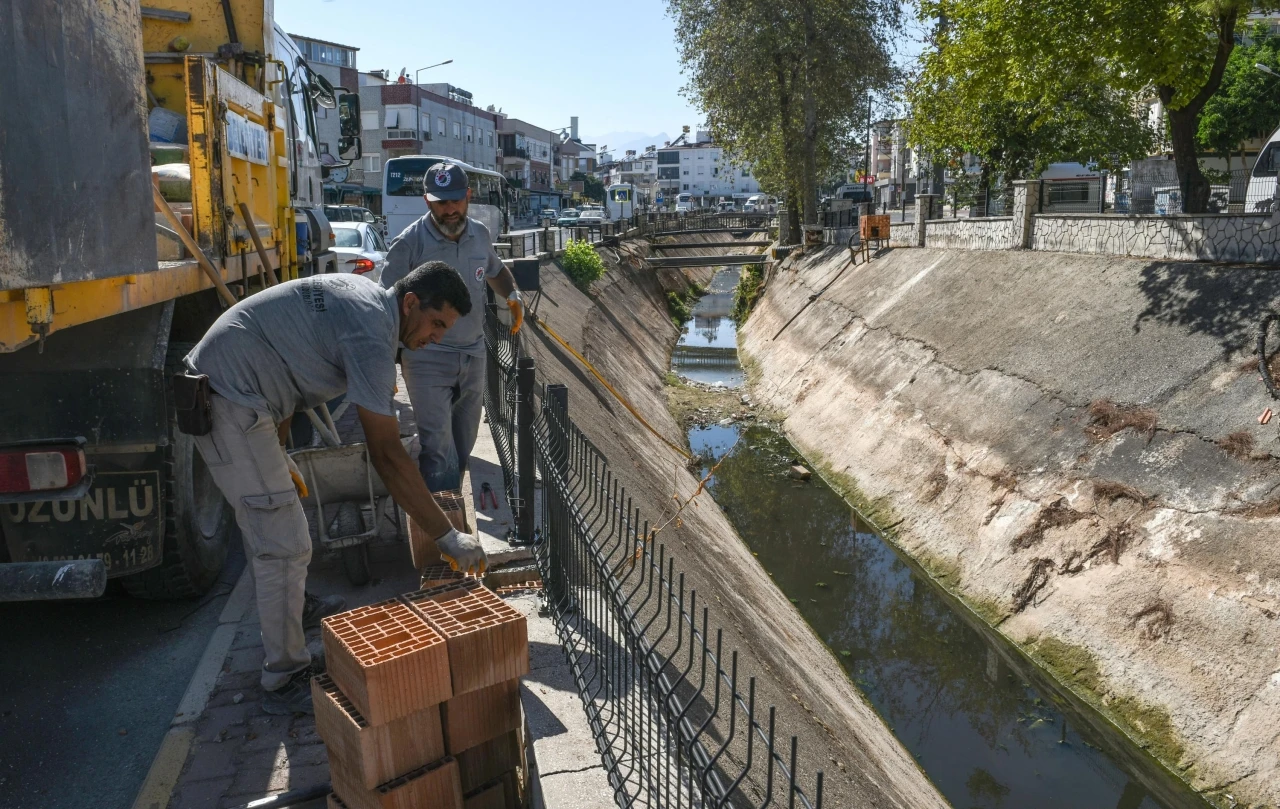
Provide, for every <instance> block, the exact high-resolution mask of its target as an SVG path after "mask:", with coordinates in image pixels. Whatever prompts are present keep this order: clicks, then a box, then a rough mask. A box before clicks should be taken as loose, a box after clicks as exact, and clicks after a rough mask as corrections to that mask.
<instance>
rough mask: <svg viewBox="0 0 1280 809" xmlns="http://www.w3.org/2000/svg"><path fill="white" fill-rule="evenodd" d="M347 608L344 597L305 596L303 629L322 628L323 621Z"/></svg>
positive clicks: (307, 594) (308, 594) (303, 602)
mask: <svg viewBox="0 0 1280 809" xmlns="http://www.w3.org/2000/svg"><path fill="white" fill-rule="evenodd" d="M346 606H347V600H346V599H345V598H343V597H342V596H317V595H312V594H311V593H306V594H305V595H303V601H302V628H303V629H314V628H315V627H317V626H320V621H321V619H323V618H325V617H327V616H330V615H333V614H334V613H337V612H342V610H343V609H344V608H345V607H346Z"/></svg>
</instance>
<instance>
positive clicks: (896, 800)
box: [521, 234, 947, 809]
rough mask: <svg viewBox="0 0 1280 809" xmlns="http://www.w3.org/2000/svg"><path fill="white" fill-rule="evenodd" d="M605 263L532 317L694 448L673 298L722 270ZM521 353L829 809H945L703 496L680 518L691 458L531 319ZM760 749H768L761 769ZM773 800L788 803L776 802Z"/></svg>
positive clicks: (549, 272) (616, 255) (562, 284)
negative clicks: (558, 390) (694, 599)
mask: <svg viewBox="0 0 1280 809" xmlns="http://www.w3.org/2000/svg"><path fill="white" fill-rule="evenodd" d="M694 240H705V241H708V242H712V241H725V242H727V241H731V240H732V239H731V237H730V236H729V234H714V235H711V234H706V235H697V236H689V237H684V236H682V237H680V241H682V242H687V241H694ZM599 252H600V254H601V255H602V257H604V259H605V263H606V265H607V266H608V272H607V273H606V274H605V276H604V277H603V278H602V279H601V280H600V281H598V282H596V283H595V284H593V285H592V288H591V292H590V294H589V295H587V294H583V293H582V292H580V291H579V290H577V289H576V288H574V287H573V286H572V285H571V284H570V283H569V281H568V279H567V277H566V276H565V275H564V274H563V273H562V272H561V271H560V270H559V269H558V268H556V267H555V266H554V265H553V264H551V263H550V262H544V263H543V265H542V273H541V275H542V284H543V289H544V294H543V296H542V298H541V300H539V301H538V302H537V303H536V305H535V304H533V303H532V302H531V303H530V311H531V315H532V314H536V316H537V317H538V318H541V319H542V320H544V321H546V323H547V324H548V325H550V326H551V328H552V329H554V330H555V331H556V333H558V334H559V335H561V336H562V337H563V338H564V339H565V340H566V341H567V342H569V343H570V344H571V345H572V346H573V347H574V348H575V349H577V350H578V351H580V352H581V353H582V354H583V355H584V356H585V357H586V358H587V359H588V361H590V362H591V363H592V364H593V365H594V366H595V367H596V368H597V369H598V370H599V371H600V373H601V374H602V375H603V376H604V377H605V378H607V379H608V380H609V381H610V382H611V383H612V384H613V385H614V386H615V387H616V388H618V390H619V391H620V392H621V393H622V394H623V395H624V396H625V397H627V398H628V399H629V400H630V401H631V403H632V404H633V405H634V406H635V407H636V408H637V409H638V410H639V411H640V412H641V413H642V414H644V416H645V418H646V419H647V420H648V421H649V422H650V423H651V424H652V425H653V426H654V428H655V429H656V430H657V431H658V432H659V433H661V435H662V436H663V438H665V439H666V440H668V441H670V442H672V443H675V444H677V445H682V444H683V443H684V441H685V438H684V434H683V431H682V429H681V428H680V427H679V426H678V425H677V424H676V422H675V420H674V418H673V417H672V416H671V414H670V413H669V412H668V410H667V401H666V391H665V389H664V378H665V376H666V374H667V371H668V368H669V358H670V354H671V350H672V347H673V346H674V345H675V344H676V341H677V338H678V336H679V335H678V332H677V331H676V328H675V326H674V325H673V323H672V320H671V316H670V314H669V313H668V310H667V299H666V292H668V291H675V290H678V289H683V288H686V287H687V286H688V284H689V282H690V281H696V282H698V283H699V284H702V285H706V284H707V283H708V282H709V281H710V280H711V277H712V275H713V274H714V268H710V267H708V268H699V269H693V270H687V271H685V272H684V273H683V274H682V273H681V271H679V270H671V269H660V270H655V269H652V268H650V267H648V266H647V264H646V263H645V262H644V260H643V259H644V256H646V255H647V254H648V248H647V245H645V244H644V243H631V242H626V243H623V245H622V247H621V249H612V248H600V249H599ZM691 252H695V253H696V252H705V253H708V254H711V253H714V252H717V251H698V250H696V249H695V250H694V251H691ZM718 252H721V253H722V252H723V251H718ZM521 341H522V345H523V348H524V350H525V351H526V352H527V353H528V354H529V355H531V356H533V357H534V359H535V361H536V364H537V372H538V376H539V379H540V381H542V382H547V383H564V384H566V385H567V386H568V388H569V413H570V415H571V416H572V418H573V419H574V420H575V421H576V422H577V424H578V425H579V427H581V428H582V430H583V431H584V432H585V433H586V435H587V437H588V438H589V439H590V440H591V441H592V443H593V444H595V445H596V446H597V447H598V448H599V449H600V450H601V452H602V453H603V454H604V456H605V457H607V458H608V459H609V462H610V467H611V471H612V472H613V474H614V475H615V476H616V477H617V478H618V479H619V481H620V482H621V483H622V485H624V486H626V489H627V492H628V494H629V496H630V497H631V498H632V499H633V506H634V507H635V508H637V509H639V510H640V511H641V512H642V516H643V518H644V519H647V520H649V521H650V523H651V525H663V527H662V529H661V531H660V532H659V534H658V536H657V539H656V541H658V542H661V543H665V545H666V549H667V553H668V555H674V556H675V560H676V561H675V564H676V569H677V571H684V574H685V586H686V587H687V588H690V589H696V590H697V592H698V603H699V604H700V605H705V606H707V607H709V608H710V615H711V622H712V625H713V627H714V626H715V625H717V624H718V625H720V626H722V627H723V628H724V630H725V636H724V648H725V650H726V654H727V651H728V650H729V649H731V648H736V649H738V650H739V651H740V656H739V661H738V664H739V669H740V672H741V674H740V676H741V677H742V679H743V681H745V679H746V678H747V677H749V676H753V677H757V678H758V679H757V689H756V703H757V705H758V706H764V705H774V706H776V707H777V727H778V733H779V736H780V737H782V738H785V737H787V736H789V735H791V734H794V735H796V736H798V737H799V751H800V771H801V773H802V774H803V779H802V784H807V785H808V786H809V787H810V788H811V787H812V783H813V774H814V773H815V771H816V770H819V769H821V770H824V771H825V776H826V781H825V800H824V803H823V805H824V806H826V807H852V806H878V807H898V808H899V809H943V808H944V807H946V806H947V804H946V802H945V800H944V799H943V798H942V797H941V795H939V794H938V792H937V790H936V789H935V788H934V786H933V785H932V784H931V783H930V782H929V781H928V779H927V778H926V777H925V776H924V774H923V773H922V772H921V771H920V769H919V768H918V766H917V765H916V763H915V761H914V760H913V759H912V758H911V756H910V755H909V754H908V753H907V752H906V751H905V750H904V749H903V748H902V746H901V745H900V744H899V743H898V741H897V740H896V739H895V738H894V737H893V735H892V733H891V732H890V731H889V729H888V728H887V727H885V725H884V723H883V722H882V721H881V720H880V718H879V717H878V716H877V715H876V714H875V712H874V710H873V709H872V708H871V707H870V706H869V705H868V704H867V703H866V702H865V701H864V699H863V698H862V697H861V695H860V694H859V693H858V691H857V690H856V689H855V688H854V686H853V684H852V683H851V682H850V681H849V679H848V677H847V676H846V675H845V673H844V671H843V669H842V668H841V667H840V665H839V663H838V662H837V661H836V660H835V659H834V658H833V656H832V654H831V652H830V651H829V650H828V649H827V648H826V647H825V646H824V645H823V644H822V643H821V642H820V641H819V640H818V638H817V637H816V636H815V635H814V633H813V632H812V630H811V629H810V628H809V626H808V625H807V624H806V623H805V621H804V619H803V618H802V617H801V616H800V614H799V613H798V612H797V611H796V609H795V608H794V607H793V606H792V604H791V603H790V602H789V601H788V600H787V599H786V597H784V596H783V595H782V594H781V593H780V592H779V591H778V589H777V588H776V587H774V585H773V582H772V581H771V580H770V578H769V577H768V575H767V574H766V573H765V572H764V570H763V569H762V568H761V567H760V565H759V564H758V562H757V561H756V560H755V558H754V557H753V556H752V555H751V553H750V551H749V550H748V549H747V548H746V546H745V545H744V544H743V543H742V541H741V540H740V538H739V537H738V536H737V534H736V533H735V532H734V530H733V527H732V526H731V525H730V523H729V522H728V520H727V519H726V518H725V516H724V514H723V513H722V512H721V511H720V509H719V508H718V507H717V506H716V504H715V501H713V500H712V499H711V497H710V495H708V494H706V493H705V492H704V493H703V494H702V495H701V496H700V497H699V498H698V499H697V501H696V505H693V506H689V507H688V508H686V509H685V510H684V511H683V512H682V514H681V515H680V519H679V521H675V520H673V519H671V518H672V517H673V515H674V513H675V508H674V507H673V503H674V502H675V500H674V499H673V496H674V497H679V498H680V499H681V500H687V499H688V498H689V497H690V496H692V495H693V494H694V492H695V491H697V490H698V484H699V482H698V479H697V478H695V477H694V476H693V475H692V474H691V473H690V472H688V471H687V469H686V459H685V458H684V457H682V456H681V455H679V454H678V453H677V452H675V451H674V450H672V449H671V448H670V447H668V446H666V445H665V444H664V443H663V442H662V440H660V439H659V438H657V437H655V436H654V435H652V434H650V433H649V432H647V431H646V430H645V429H644V428H643V427H642V426H641V425H640V424H639V423H638V422H637V421H636V420H635V419H634V418H633V417H632V416H631V415H630V414H629V413H628V412H627V411H626V409H625V408H624V407H623V406H622V405H621V404H620V403H619V402H618V401H617V400H615V399H614V398H612V397H611V396H610V394H609V393H608V392H607V391H606V390H605V388H604V387H603V386H602V385H601V384H600V383H599V382H598V381H597V380H596V379H594V378H593V377H592V376H591V374H590V372H589V371H587V370H586V369H584V368H583V367H582V366H581V365H580V364H578V363H577V361H576V360H574V359H573V358H572V356H570V355H569V354H568V352H566V351H564V349H563V348H561V347H560V346H559V345H558V344H557V343H556V342H555V341H554V339H552V338H551V337H550V336H549V335H548V334H547V333H546V331H545V330H544V329H541V328H539V327H537V326H536V324H534V322H533V318H532V317H530V318H528V319H526V327H525V330H524V331H523V332H522V333H521ZM672 632H674V628H673V630H672ZM713 633H714V629H713ZM721 710H727V706H721ZM758 710H759V709H758ZM739 717H741V713H740V714H739ZM718 741H719V740H717V743H718ZM757 741H758V740H757ZM788 741H789V740H788ZM783 746H784V747H785V746H786V745H785V743H784V745H783ZM762 749H763V748H762V747H761V746H760V745H757V748H756V755H757V756H759V755H761V750H762ZM775 788H776V787H775ZM761 794H762V795H763V793H761ZM774 800H775V802H777V801H778V800H779V799H778V797H777V794H776V792H775V797H774ZM782 805H785V799H784V800H783V804H782Z"/></svg>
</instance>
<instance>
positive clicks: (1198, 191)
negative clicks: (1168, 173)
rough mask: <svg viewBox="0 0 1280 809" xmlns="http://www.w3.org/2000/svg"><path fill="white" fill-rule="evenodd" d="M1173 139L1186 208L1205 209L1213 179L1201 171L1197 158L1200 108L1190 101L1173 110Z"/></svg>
mask: <svg viewBox="0 0 1280 809" xmlns="http://www.w3.org/2000/svg"><path fill="white" fill-rule="evenodd" d="M1166 111H1167V113H1168V115H1169V141H1170V142H1171V143H1172V144H1173V164H1174V166H1175V168H1176V169H1177V172H1178V187H1179V188H1180V189H1181V190H1182V212H1183V213H1204V212H1205V211H1206V210H1208V208H1209V181H1208V180H1206V179H1205V178H1204V174H1203V173H1202V172H1201V171H1200V161H1199V160H1197V159H1196V129H1198V128H1199V126H1200V110H1199V109H1198V108H1197V109H1192V107H1191V105H1190V104H1188V105H1187V106H1185V107H1182V108H1181V109H1176V110H1170V109H1167V108H1166Z"/></svg>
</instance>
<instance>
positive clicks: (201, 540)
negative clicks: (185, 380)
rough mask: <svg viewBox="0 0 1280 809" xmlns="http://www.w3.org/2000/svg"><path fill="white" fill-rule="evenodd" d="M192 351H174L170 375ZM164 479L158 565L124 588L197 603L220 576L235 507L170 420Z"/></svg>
mask: <svg viewBox="0 0 1280 809" xmlns="http://www.w3.org/2000/svg"><path fill="white" fill-rule="evenodd" d="M192 345H193V344H191V343H175V344H171V345H170V347H169V362H168V363H166V365H167V366H168V367H167V368H166V375H167V374H168V373H169V372H170V371H174V370H176V369H177V368H178V365H179V363H180V362H181V359H182V357H184V356H186V354H187V352H188V351H190V350H191V348H192ZM170 416H172V409H171V412H170ZM164 478H165V495H164V509H165V512H164V542H163V553H162V556H161V560H160V564H159V565H157V566H156V567H153V568H151V569H150V570H144V571H142V572H141V573H137V574H134V575H132V576H126V577H124V578H123V579H121V583H122V584H123V585H124V587H125V589H126V590H127V591H128V592H129V594H130V595H132V596H135V597H137V598H148V599H173V598H195V597H198V596H201V595H203V594H204V593H206V592H208V590H209V588H211V587H213V585H214V584H215V583H216V582H217V581H218V577H219V576H220V575H221V574H222V566H223V564H224V563H225V562H226V560H227V547H228V545H229V544H230V540H231V531H232V527H233V526H234V524H235V519H234V514H233V512H232V510H231V506H230V505H229V504H228V503H227V501H226V500H225V499H224V498H223V496H222V492H220V491H219V490H218V487H217V485H216V484H215V483H214V482H213V476H212V475H210V474H209V469H208V467H206V466H205V463H204V458H202V457H201V456H200V452H199V451H198V450H197V449H196V444H195V440H194V439H193V438H192V437H191V436H189V435H186V434H185V433H182V432H179V431H178V429H177V425H176V424H175V423H174V421H173V419H172V418H170V420H169V446H168V448H167V451H166V453H165V469H164Z"/></svg>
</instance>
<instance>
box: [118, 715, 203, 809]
mask: <svg viewBox="0 0 1280 809" xmlns="http://www.w3.org/2000/svg"><path fill="white" fill-rule="evenodd" d="M195 737H196V731H195V729H194V728H191V727H175V728H169V732H168V733H166V734H165V735H164V741H162V742H161V743H160V749H159V750H157V751H156V757H155V759H153V760H152V762H151V769H150V770H148V771H147V778H146V780H145V781H143V782H142V789H140V790H138V797H137V799H135V800H134V802H133V809H165V807H167V806H168V805H169V800H170V799H171V798H172V797H173V788H174V787H175V786H177V784H178V776H180V775H181V774H182V767H183V765H184V764H186V763H187V753H188V752H189V751H190V750H191V741H192V740H193V739H195Z"/></svg>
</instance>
